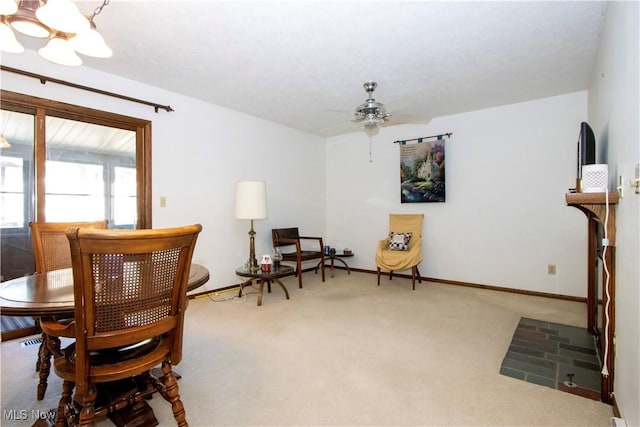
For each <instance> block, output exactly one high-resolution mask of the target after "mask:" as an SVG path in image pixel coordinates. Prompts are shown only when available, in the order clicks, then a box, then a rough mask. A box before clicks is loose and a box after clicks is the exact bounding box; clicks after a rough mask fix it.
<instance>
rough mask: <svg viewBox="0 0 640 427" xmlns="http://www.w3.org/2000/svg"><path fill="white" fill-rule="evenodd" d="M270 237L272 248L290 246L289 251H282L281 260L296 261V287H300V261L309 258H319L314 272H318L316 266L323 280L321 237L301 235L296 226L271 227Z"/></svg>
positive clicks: (322, 246)
mask: <svg viewBox="0 0 640 427" xmlns="http://www.w3.org/2000/svg"><path fill="white" fill-rule="evenodd" d="M271 238H272V240H273V247H274V248H280V247H285V246H290V247H291V252H283V253H282V261H291V262H295V263H296V275H297V276H298V287H300V288H302V263H303V262H304V261H309V260H320V261H318V263H317V264H316V266H315V272H316V273H318V268H320V269H321V271H322V281H323V282H324V278H325V277H324V245H323V243H322V237H315V236H301V235H300V232H299V231H298V227H289V228H273V229H272V230H271ZM303 242H307V243H303ZM308 242H311V243H308ZM316 243H317V245H318V246H317V249H315V247H316V246H315V245H316ZM305 244H307V245H309V247H305V246H304V245H305Z"/></svg>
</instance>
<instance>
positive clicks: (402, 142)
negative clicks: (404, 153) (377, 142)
mask: <svg viewBox="0 0 640 427" xmlns="http://www.w3.org/2000/svg"><path fill="white" fill-rule="evenodd" d="M451 135H453V132H447V133H441V134H440V135H431V136H423V137H421V138H413V139H403V140H397V141H393V143H394V144H404V143H405V142H409V141H420V142H422V140H423V139H431V138H438V139H442V137H443V136H446V137H447V138H451Z"/></svg>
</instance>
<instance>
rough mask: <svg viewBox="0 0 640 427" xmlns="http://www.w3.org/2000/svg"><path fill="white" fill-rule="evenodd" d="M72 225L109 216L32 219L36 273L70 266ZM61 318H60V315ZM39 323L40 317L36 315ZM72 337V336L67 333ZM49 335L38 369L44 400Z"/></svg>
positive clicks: (97, 224) (96, 224)
mask: <svg viewBox="0 0 640 427" xmlns="http://www.w3.org/2000/svg"><path fill="white" fill-rule="evenodd" d="M71 227H80V228H98V229H105V228H107V220H102V221H82V222H78V221H76V222H33V221H32V222H30V223H29V229H30V230H31V243H32V244H33V257H34V258H35V263H36V273H46V272H48V271H52V270H60V269H63V268H71V250H70V249H69V239H67V230H68V229H69V228H71ZM59 320H60V321H62V320H61V319H59ZM36 325H39V319H36ZM66 338H72V337H66ZM46 341H47V338H46V337H45V336H44V335H43V336H42V342H41V343H40V349H39V350H38V360H37V361H36V371H38V372H39V377H40V382H39V384H38V391H37V398H38V400H42V399H43V398H44V394H45V392H46V390H47V379H48V378H49V370H50V368H51V352H50V351H49V349H48V348H47V346H46Z"/></svg>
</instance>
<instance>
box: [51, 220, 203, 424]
mask: <svg viewBox="0 0 640 427" xmlns="http://www.w3.org/2000/svg"><path fill="white" fill-rule="evenodd" d="M201 230H202V227H201V226H200V225H199V224H195V225H190V226H184V227H175V228H166V229H154V230H88V229H72V230H70V231H69V232H68V233H67V237H68V239H69V242H70V246H71V257H72V262H73V280H74V285H73V286H74V298H75V318H74V320H73V321H72V322H71V323H70V324H68V325H64V326H60V325H59V324H58V323H57V322H55V321H53V320H49V319H44V318H43V319H42V320H41V323H42V328H43V331H45V332H47V333H48V332H52V334H54V333H55V332H56V330H57V329H60V328H65V329H66V330H67V331H72V332H73V334H74V336H75V342H74V343H72V344H70V345H69V346H68V347H67V348H65V349H64V351H63V352H62V353H59V354H57V355H55V356H56V357H55V359H54V363H53V364H54V371H55V373H56V374H57V375H58V376H60V377H61V378H62V379H63V386H62V388H63V390H62V397H61V399H60V403H59V405H58V413H57V419H56V425H57V426H64V425H66V424H65V423H68V424H71V425H75V424H80V425H93V423H94V420H95V419H96V418H101V417H103V416H104V415H107V414H108V413H109V412H111V411H113V410H117V409H121V408H122V407H124V406H126V405H127V404H132V403H134V402H140V401H141V400H142V399H144V398H146V397H148V396H149V395H150V394H152V393H153V392H155V391H158V392H159V393H160V394H161V395H162V397H163V398H164V399H165V400H167V401H168V402H169V403H171V407H172V411H173V415H174V418H175V420H176V422H177V424H178V425H179V426H187V425H188V424H187V421H186V416H185V410H184V406H183V403H182V401H181V399H180V395H179V391H178V384H177V380H176V376H175V375H174V373H173V371H172V366H173V365H177V364H179V363H180V361H181V360H182V335H183V327H184V325H183V321H184V311H185V309H186V306H187V296H186V292H187V283H188V280H189V269H190V265H191V258H192V256H193V251H194V248H195V243H196V239H197V236H198V234H199V233H200V231H201ZM158 365H162V370H161V372H162V375H157V376H156V375H153V374H152V373H151V369H152V368H154V367H156V366H158ZM127 378H135V379H136V381H140V383H141V384H144V387H142V386H141V387H139V389H138V390H137V391H136V392H135V393H134V394H133V395H130V396H126V397H120V400H118V401H116V402H106V403H105V404H104V405H103V406H100V405H98V404H96V396H97V394H98V392H97V391H96V390H97V389H96V386H97V385H99V384H101V383H106V382H113V381H118V380H123V379H127ZM74 387H75V393H73V397H72V392H73V390H74ZM98 402H100V400H98Z"/></svg>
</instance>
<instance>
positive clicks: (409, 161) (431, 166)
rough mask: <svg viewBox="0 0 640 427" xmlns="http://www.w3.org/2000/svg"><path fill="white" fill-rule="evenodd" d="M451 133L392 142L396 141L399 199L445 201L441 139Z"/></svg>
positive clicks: (443, 152) (419, 201) (427, 201)
mask: <svg viewBox="0 0 640 427" xmlns="http://www.w3.org/2000/svg"><path fill="white" fill-rule="evenodd" d="M451 135H452V134H451V133H446V134H443V135H434V136H425V137H422V138H415V139H408V140H404V141H394V142H397V143H399V144H400V201H401V202H402V203H430V202H444V201H445V188H446V185H445V171H444V154H445V141H446V140H447V139H449V138H450V137H451Z"/></svg>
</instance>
